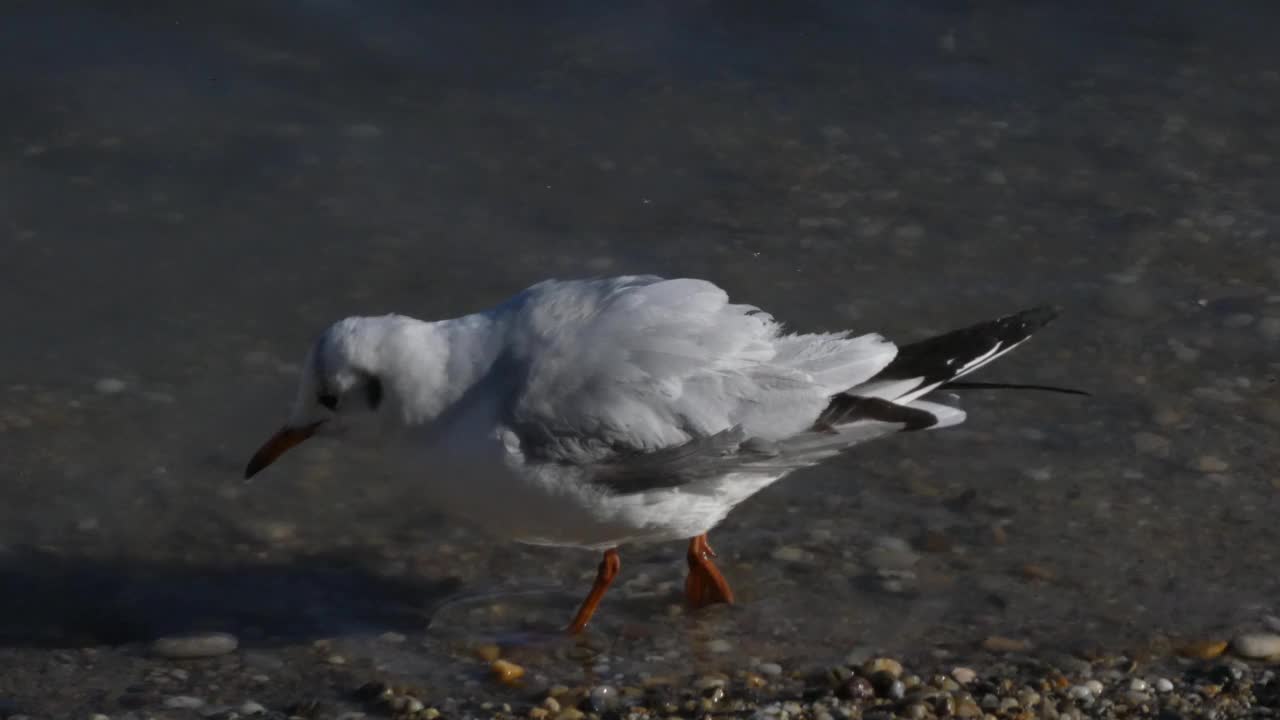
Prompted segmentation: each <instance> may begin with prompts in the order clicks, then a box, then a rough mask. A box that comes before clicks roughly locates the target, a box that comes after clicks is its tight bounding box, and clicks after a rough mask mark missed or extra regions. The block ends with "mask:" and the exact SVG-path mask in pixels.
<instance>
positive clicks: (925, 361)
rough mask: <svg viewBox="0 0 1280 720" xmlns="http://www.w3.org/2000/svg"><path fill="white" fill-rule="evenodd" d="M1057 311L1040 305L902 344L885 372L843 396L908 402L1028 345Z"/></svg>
mask: <svg viewBox="0 0 1280 720" xmlns="http://www.w3.org/2000/svg"><path fill="white" fill-rule="evenodd" d="M1058 313H1059V309H1058V308H1056V307H1053V306H1049V305H1042V306H1039V307H1035V308H1031V309H1030V310H1023V311H1022V312H1018V313H1014V314H1012V315H1006V316H1004V317H1002V318H997V319H995V320H990V321H987V322H983V323H978V324H977V325H971V326H969V327H966V328H962V329H960V330H953V331H951V332H949V333H944V334H942V335H937V336H935V337H931V338H928V339H926V340H921V341H919V342H914V343H911V344H909V345H903V346H902V347H900V348H899V349H898V355H897V356H896V357H895V358H894V359H893V361H892V362H890V363H889V364H888V365H887V366H886V367H885V369H884V370H881V371H880V372H879V373H877V374H876V375H875V376H874V377H872V378H871V379H870V380H869V381H867V382H866V383H864V384H863V385H859V386H857V387H853V388H850V389H849V390H847V391H846V392H847V393H848V394H850V395H862V396H867V395H868V394H871V395H872V396H875V397H884V398H885V399H888V400H893V401H894V402H900V403H905V402H911V401H912V400H915V399H917V398H919V397H922V396H924V395H927V394H928V393H930V392H932V391H934V390H936V389H938V388H939V387H941V386H942V385H944V384H946V383H949V382H952V381H954V380H957V379H959V378H960V377H962V376H964V375H968V374H969V373H971V372H973V371H974V370H977V369H978V368H980V367H982V366H984V365H986V364H987V363H989V362H991V361H992V360H995V359H996V358H999V357H1000V356H1002V355H1004V354H1005V353H1007V352H1009V351H1010V350H1012V349H1014V348H1015V347H1017V346H1019V345H1021V344H1022V343H1024V342H1026V340H1027V338H1030V337H1031V335H1032V334H1033V333H1035V332H1036V331H1037V330H1039V329H1040V328H1042V327H1044V326H1045V325H1048V324H1049V323H1050V322H1052V321H1053V319H1054V318H1056V317H1057V316H1058Z"/></svg>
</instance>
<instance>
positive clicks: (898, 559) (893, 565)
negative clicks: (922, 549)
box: [867, 546, 920, 570]
mask: <svg viewBox="0 0 1280 720" xmlns="http://www.w3.org/2000/svg"><path fill="white" fill-rule="evenodd" d="M919 561H920V555H919V554H917V553H916V552H914V551H912V550H911V549H910V548H900V547H889V546H880V547H875V548H872V549H871V550H870V551H868V552H867V562H868V563H870V564H871V566H872V567H874V568H876V569H877V570H910V569H911V568H913V567H915V565H916V563H917V562H919Z"/></svg>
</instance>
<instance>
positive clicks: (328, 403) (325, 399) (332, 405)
mask: <svg viewBox="0 0 1280 720" xmlns="http://www.w3.org/2000/svg"><path fill="white" fill-rule="evenodd" d="M316 402H318V403H320V404H321V405H323V406H325V407H327V408H329V410H337V409H338V396H337V395H330V394H329V393H322V394H320V395H319V396H317V397H316Z"/></svg>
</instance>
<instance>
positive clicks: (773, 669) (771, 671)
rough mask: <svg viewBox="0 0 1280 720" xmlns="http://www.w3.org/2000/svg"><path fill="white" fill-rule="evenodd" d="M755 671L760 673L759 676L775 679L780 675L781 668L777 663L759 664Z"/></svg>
mask: <svg viewBox="0 0 1280 720" xmlns="http://www.w3.org/2000/svg"><path fill="white" fill-rule="evenodd" d="M756 669H757V670H759V671H760V674H761V675H769V676H773V677H776V676H778V675H781V674H782V666H781V665H779V664H778V663H771V662H769V663H760V666H759V667H757V668H756Z"/></svg>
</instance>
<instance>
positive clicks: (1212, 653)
mask: <svg viewBox="0 0 1280 720" xmlns="http://www.w3.org/2000/svg"><path fill="white" fill-rule="evenodd" d="M1226 649H1227V643H1226V641H1224V640H1203V641H1200V642H1193V643H1187V644H1185V645H1182V646H1180V647H1179V648H1177V651H1178V654H1179V655H1181V656H1183V657H1188V658H1195V659H1196V660H1212V659H1213V658H1216V657H1218V656H1219V655H1221V654H1222V653H1223V652H1225V651H1226Z"/></svg>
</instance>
